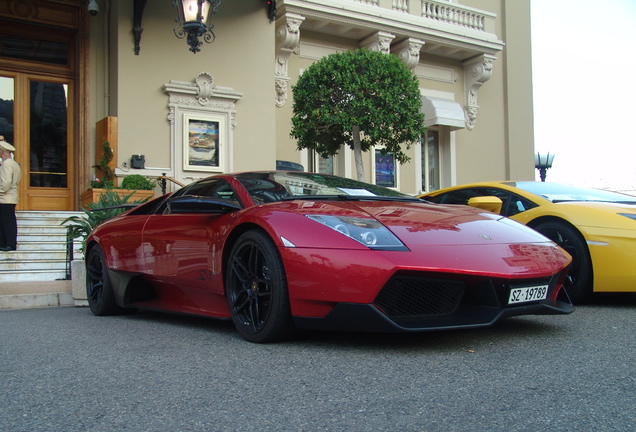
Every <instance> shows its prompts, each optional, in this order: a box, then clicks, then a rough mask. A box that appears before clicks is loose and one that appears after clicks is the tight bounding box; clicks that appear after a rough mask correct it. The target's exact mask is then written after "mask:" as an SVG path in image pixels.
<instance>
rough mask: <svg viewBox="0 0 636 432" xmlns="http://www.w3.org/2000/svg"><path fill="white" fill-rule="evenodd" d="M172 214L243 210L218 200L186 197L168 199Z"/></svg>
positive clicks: (192, 196) (236, 205) (230, 203)
mask: <svg viewBox="0 0 636 432" xmlns="http://www.w3.org/2000/svg"><path fill="white" fill-rule="evenodd" d="M167 204H168V211H169V212H170V213H231V212H234V211H237V210H241V207H240V206H239V205H238V204H234V203H232V202H228V201H223V200H220V199H218V198H212V197H205V196H195V195H184V196H178V197H174V198H169V199H168V203H167Z"/></svg>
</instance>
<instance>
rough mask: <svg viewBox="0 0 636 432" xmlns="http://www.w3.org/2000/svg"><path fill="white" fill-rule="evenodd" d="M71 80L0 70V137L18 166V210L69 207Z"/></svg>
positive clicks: (71, 202)
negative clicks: (19, 175)
mask: <svg viewBox="0 0 636 432" xmlns="http://www.w3.org/2000/svg"><path fill="white" fill-rule="evenodd" d="M74 87H75V86H74V80H73V79H72V78H67V77H54V76H50V75H41V74H35V73H20V72H11V71H2V70H0V103H1V104H2V105H1V106H0V109H1V110H2V113H1V114H0V118H1V119H2V121H3V124H1V125H0V135H4V137H5V139H6V140H7V141H8V142H10V143H11V144H13V146H14V147H15V148H16V151H15V154H14V157H15V160H16V161H17V162H18V163H19V164H20V167H21V168H22V178H21V181H20V189H19V196H20V198H19V201H18V205H17V208H18V209H19V210H53V211H55V210H70V209H72V208H73V207H74V190H75V189H74V188H75V184H74V179H75V177H76V176H75V173H74V167H75V163H74V151H73V149H74V147H73V142H74V138H75V137H74V135H75V133H74V131H75V126H74V107H73V103H72V101H73V100H74V91H75V88H74Z"/></svg>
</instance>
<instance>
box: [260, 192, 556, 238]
mask: <svg viewBox="0 0 636 432" xmlns="http://www.w3.org/2000/svg"><path fill="white" fill-rule="evenodd" d="M263 207H266V206H263ZM267 207H269V206H267ZM274 208H277V209H278V210H285V213H287V212H290V213H293V214H296V215H299V214H300V215H305V216H308V215H330V216H342V217H359V218H374V219H376V220H378V221H379V222H380V223H382V225H384V226H385V227H387V228H388V229H389V230H391V231H392V232H393V234H395V235H396V236H397V237H398V238H399V239H400V240H401V241H402V242H403V243H404V244H405V245H406V246H407V247H412V246H431V245H476V244H485V243H487V244H510V243H551V242H550V241H549V240H548V239H547V238H545V237H544V236H542V235H541V234H539V233H537V232H536V231H534V230H532V229H530V228H528V227H526V226H524V225H522V224H520V223H518V222H515V221H512V220H511V219H508V218H505V217H502V216H500V215H497V214H494V213H491V212H486V211H482V210H478V209H474V208H472V207H468V206H447V205H439V204H428V203H424V202H404V201H364V200H351V201H325V200H316V201H310V200H297V201H291V202H286V203H276V204H273V205H272V207H270V209H271V210H274ZM274 213H278V212H274ZM279 215H280V213H279ZM281 222H282V221H281ZM277 225H278V226H279V228H280V227H281V225H284V226H285V228H283V231H287V229H289V228H291V226H298V224H297V223H294V222H293V221H292V220H286V221H285V222H282V223H279V224H277ZM312 232H314V230H310V229H307V230H305V232H304V233H303V234H305V235H307V236H312ZM297 236H298V233H296V235H295V236H294V237H297ZM301 243H305V242H304V241H303V242H301ZM309 243H312V242H309Z"/></svg>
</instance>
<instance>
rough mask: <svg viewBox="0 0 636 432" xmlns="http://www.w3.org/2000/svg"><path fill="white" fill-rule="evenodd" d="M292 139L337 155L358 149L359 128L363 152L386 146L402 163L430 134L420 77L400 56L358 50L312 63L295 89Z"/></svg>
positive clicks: (322, 153)
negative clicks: (346, 149)
mask: <svg viewBox="0 0 636 432" xmlns="http://www.w3.org/2000/svg"><path fill="white" fill-rule="evenodd" d="M292 89H293V92H294V104H293V110H294V115H293V117H292V131H291V136H292V137H294V138H296V139H297V140H298V148H299V149H304V148H309V149H313V150H315V151H316V152H318V154H320V156H322V157H328V156H331V155H335V154H336V153H337V152H338V150H339V149H340V146H341V145H343V144H346V145H348V146H349V147H351V148H352V149H353V148H354V134H353V130H354V127H355V126H358V127H359V128H360V131H361V134H360V140H361V150H362V151H368V150H369V149H370V148H372V147H373V146H384V152H385V153H389V152H391V153H393V154H394V156H395V158H396V159H397V160H398V161H399V162H400V163H405V162H407V161H408V160H409V158H408V156H407V155H406V154H405V153H404V152H403V151H402V145H405V146H406V148H409V147H410V145H411V144H412V143H413V142H416V141H419V140H420V139H421V137H422V135H423V134H424V132H425V128H424V115H423V114H422V113H421V111H420V108H421V103H422V102H421V96H420V91H419V84H418V81H417V78H416V77H415V76H414V75H413V73H412V72H411V71H410V70H409V69H408V68H407V67H406V65H404V63H402V62H401V61H400V60H399V59H398V58H397V57H396V56H393V55H388V54H383V53H380V52H374V51H369V50H367V49H359V50H356V51H353V52H350V51H349V52H341V53H335V54H331V55H329V56H327V57H324V58H322V59H321V60H319V61H317V62H316V63H314V64H312V65H311V66H310V67H309V68H307V70H306V71H305V72H304V73H303V74H302V75H301V76H300V77H299V79H298V83H297V84H296V85H295V86H293V87H292Z"/></svg>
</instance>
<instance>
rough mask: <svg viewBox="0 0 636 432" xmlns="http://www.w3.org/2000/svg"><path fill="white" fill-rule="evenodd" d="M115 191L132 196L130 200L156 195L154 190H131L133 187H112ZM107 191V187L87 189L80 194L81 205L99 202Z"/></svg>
mask: <svg viewBox="0 0 636 432" xmlns="http://www.w3.org/2000/svg"><path fill="white" fill-rule="evenodd" d="M111 190H112V191H113V192H116V193H117V195H119V196H120V197H123V196H125V195H130V194H131V193H132V194H133V196H131V197H130V198H129V199H128V202H133V201H139V200H142V199H144V198H148V197H150V198H151V199H152V198H153V197H154V196H155V191H154V190H131V189H111ZM105 192H106V189H98V188H96V189H89V190H87V191H84V192H82V194H81V195H80V207H85V206H86V205H87V204H88V203H92V202H98V201H99V197H100V196H102V194H103V193H105Z"/></svg>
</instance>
